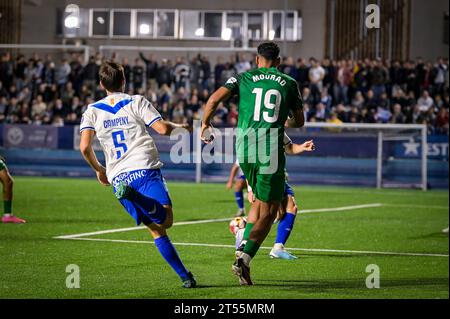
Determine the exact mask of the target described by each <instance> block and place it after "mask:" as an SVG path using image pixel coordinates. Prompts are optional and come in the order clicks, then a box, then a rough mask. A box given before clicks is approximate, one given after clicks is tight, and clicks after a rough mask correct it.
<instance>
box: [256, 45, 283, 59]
mask: <svg viewBox="0 0 450 319" xmlns="http://www.w3.org/2000/svg"><path fill="white" fill-rule="evenodd" d="M258 55H260V56H262V57H263V58H264V59H266V60H269V61H275V60H276V59H278V58H279V57H280V47H279V46H278V44H276V43H275V42H264V43H262V44H260V45H259V47H258Z"/></svg>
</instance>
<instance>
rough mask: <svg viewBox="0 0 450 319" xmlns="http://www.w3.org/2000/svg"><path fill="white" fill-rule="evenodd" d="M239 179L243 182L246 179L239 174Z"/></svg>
mask: <svg viewBox="0 0 450 319" xmlns="http://www.w3.org/2000/svg"><path fill="white" fill-rule="evenodd" d="M239 179H240V180H242V181H244V182H245V181H246V180H247V178H245V175H241V176H239Z"/></svg>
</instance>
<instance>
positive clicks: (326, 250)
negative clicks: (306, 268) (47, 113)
mask: <svg viewBox="0 0 450 319" xmlns="http://www.w3.org/2000/svg"><path fill="white" fill-rule="evenodd" d="M60 239H70V240H84V241H98V242H112V243H127V244H147V245H148V244H154V242H153V241H142V240H122V239H102V238H60ZM173 244H174V245H176V246H197V247H215V248H232V249H235V246H234V245H220V244H202V243H173ZM261 249H266V250H271V249H272V247H261ZM288 250H295V251H306V252H326V253H342V254H366V255H389V256H415V257H448V256H449V255H445V254H425V253H402V252H391V251H366V250H342V249H317V248H288Z"/></svg>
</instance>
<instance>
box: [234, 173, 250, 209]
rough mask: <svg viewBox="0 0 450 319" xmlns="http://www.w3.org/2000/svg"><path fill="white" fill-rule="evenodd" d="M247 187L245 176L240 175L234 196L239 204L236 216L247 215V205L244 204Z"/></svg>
mask: <svg viewBox="0 0 450 319" xmlns="http://www.w3.org/2000/svg"><path fill="white" fill-rule="evenodd" d="M245 187H247V182H246V180H245V178H244V177H242V176H240V177H239V178H238V179H237V180H236V182H235V184H234V198H235V199H236V203H237V206H238V209H239V210H238V212H237V214H236V217H242V216H245V206H244V189H245Z"/></svg>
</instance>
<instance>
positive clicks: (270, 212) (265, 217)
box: [232, 199, 280, 285]
mask: <svg viewBox="0 0 450 319" xmlns="http://www.w3.org/2000/svg"><path fill="white" fill-rule="evenodd" d="M252 206H254V207H253V209H254V210H255V211H256V214H255V215H256V216H258V218H257V219H256V220H255V221H254V223H253V226H252V228H251V231H250V235H249V239H248V240H247V242H246V243H245V246H244V248H243V251H242V252H239V253H238V254H237V255H236V257H237V258H236V261H235V263H234V264H233V266H232V271H233V273H234V274H235V275H237V276H238V277H239V283H240V284H241V285H253V282H252V280H251V277H250V262H251V260H252V259H253V258H254V257H255V255H256V253H257V252H258V250H259V248H260V247H261V244H262V243H263V242H264V240H265V239H266V237H267V235H268V234H269V232H270V229H271V227H272V224H273V221H274V220H275V218H276V216H277V211H278V209H279V206H280V202H277V201H270V202H263V201H260V200H258V199H257V200H256V201H255V203H253V205H252Z"/></svg>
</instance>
